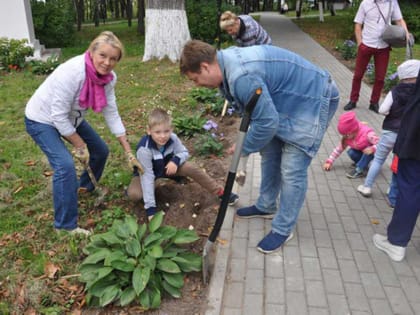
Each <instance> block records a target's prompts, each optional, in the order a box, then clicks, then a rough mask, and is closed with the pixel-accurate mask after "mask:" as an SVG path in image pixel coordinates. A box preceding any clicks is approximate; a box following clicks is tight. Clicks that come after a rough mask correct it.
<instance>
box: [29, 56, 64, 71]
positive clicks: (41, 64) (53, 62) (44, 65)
mask: <svg viewBox="0 0 420 315" xmlns="http://www.w3.org/2000/svg"><path fill="white" fill-rule="evenodd" d="M29 65H30V70H31V72H32V73H33V74H39V75H42V74H50V73H51V72H53V71H54V70H55V68H57V67H58V66H59V65H60V61H58V58H57V57H56V56H52V57H49V58H48V59H47V60H46V61H42V60H31V61H30V62H29Z"/></svg>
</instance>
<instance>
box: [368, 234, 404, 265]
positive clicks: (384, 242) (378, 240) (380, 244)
mask: <svg viewBox="0 0 420 315" xmlns="http://www.w3.org/2000/svg"><path fill="white" fill-rule="evenodd" d="M373 244H375V246H376V247H377V248H379V249H380V250H382V251H384V252H385V253H387V254H388V256H389V258H391V259H392V260H393V261H401V260H403V259H404V256H405V247H402V246H397V245H392V244H391V243H390V242H389V241H388V237H387V236H385V235H381V234H375V235H373Z"/></svg>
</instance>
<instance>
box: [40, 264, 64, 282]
mask: <svg viewBox="0 0 420 315" xmlns="http://www.w3.org/2000/svg"><path fill="white" fill-rule="evenodd" d="M59 270H60V267H58V266H57V265H54V264H53V263H51V262H48V263H47V264H46V265H45V268H44V272H45V275H46V276H47V277H48V278H50V279H54V278H55V274H56V273H57V271H59Z"/></svg>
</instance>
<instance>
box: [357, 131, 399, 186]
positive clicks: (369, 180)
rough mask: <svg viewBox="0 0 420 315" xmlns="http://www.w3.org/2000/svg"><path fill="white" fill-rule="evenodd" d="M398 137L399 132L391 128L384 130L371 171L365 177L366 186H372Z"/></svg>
mask: <svg viewBox="0 0 420 315" xmlns="http://www.w3.org/2000/svg"><path fill="white" fill-rule="evenodd" d="M396 139H397V133H396V132H393V131H389V130H384V131H383V132H382V135H381V139H380V140H379V143H378V145H377V147H376V152H375V157H374V159H373V161H372V164H371V165H370V168H369V172H368V174H367V177H366V179H365V184H364V185H365V186H366V187H370V188H372V186H373V183H374V182H375V179H376V177H377V176H378V174H379V172H380V171H381V167H382V165H383V164H384V163H385V160H386V158H387V157H388V154H389V153H390V152H391V151H392V149H393V148H394V144H395V140H396Z"/></svg>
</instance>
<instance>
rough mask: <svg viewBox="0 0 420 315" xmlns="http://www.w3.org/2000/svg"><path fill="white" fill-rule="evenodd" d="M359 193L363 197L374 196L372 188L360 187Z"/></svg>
mask: <svg viewBox="0 0 420 315" xmlns="http://www.w3.org/2000/svg"><path fill="white" fill-rule="evenodd" d="M357 191H358V192H359V193H361V194H362V196H363V197H367V198H369V197H370V196H372V188H370V187H366V186H364V185H359V187H357Z"/></svg>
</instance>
